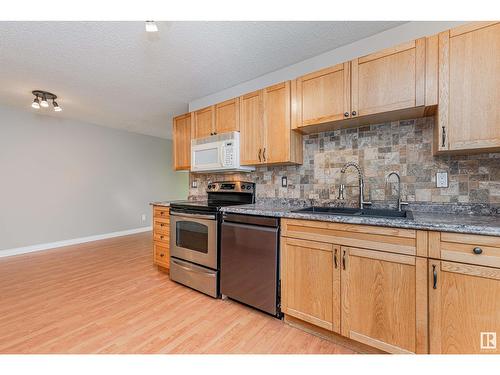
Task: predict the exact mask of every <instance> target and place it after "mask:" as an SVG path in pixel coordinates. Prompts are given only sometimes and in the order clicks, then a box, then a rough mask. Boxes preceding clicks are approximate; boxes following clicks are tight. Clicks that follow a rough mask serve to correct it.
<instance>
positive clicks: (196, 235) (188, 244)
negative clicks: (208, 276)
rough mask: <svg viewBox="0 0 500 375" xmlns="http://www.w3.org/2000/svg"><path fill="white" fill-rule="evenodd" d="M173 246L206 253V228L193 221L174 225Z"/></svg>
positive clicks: (179, 222)
mask: <svg viewBox="0 0 500 375" xmlns="http://www.w3.org/2000/svg"><path fill="white" fill-rule="evenodd" d="M175 230H176V233H175V239H176V240H175V244H176V246H178V247H184V248H186V249H190V250H194V251H198V252H200V253H204V254H207V253H208V227H207V226H206V225H203V224H200V223H196V222H194V221H178V222H177V223H176V228H175Z"/></svg>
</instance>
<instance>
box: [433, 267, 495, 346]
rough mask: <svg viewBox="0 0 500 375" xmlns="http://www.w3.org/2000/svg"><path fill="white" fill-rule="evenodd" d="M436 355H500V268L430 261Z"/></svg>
mask: <svg viewBox="0 0 500 375" xmlns="http://www.w3.org/2000/svg"><path fill="white" fill-rule="evenodd" d="M429 324H430V325H429V330H430V352H431V353H433V354H479V353H491V354H500V346H499V345H498V337H497V335H500V269H498V268H493V267H484V266H476V265H470V264H464V263H457V262H448V261H443V260H441V261H440V260H432V259H431V260H429Z"/></svg>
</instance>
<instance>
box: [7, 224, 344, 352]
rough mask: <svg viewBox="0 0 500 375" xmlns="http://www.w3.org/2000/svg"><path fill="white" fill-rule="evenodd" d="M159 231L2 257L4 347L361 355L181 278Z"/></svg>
mask: <svg viewBox="0 0 500 375" xmlns="http://www.w3.org/2000/svg"><path fill="white" fill-rule="evenodd" d="M151 253H152V236H151V233H141V234H137V235H131V236H124V237H118V238H113V239H107V240H102V241H96V242H89V243H86V244H80V245H74V246H68V247H65V248H59V249H54V250H49V251H42V252H38V253H31V254H25V255H19V256H14V257H7V258H0V353H318V354H319V353H353V352H352V351H351V350H349V349H347V348H344V347H343V346H340V345H337V344H334V343H332V342H330V341H327V340H324V339H321V338H318V337H316V336H313V335H311V334H308V333H306V332H303V331H301V330H299V329H297V328H294V327H291V326H289V325H287V324H285V323H283V322H282V321H280V320H278V319H275V318H272V317H270V316H267V315H265V314H263V313H261V312H258V311H256V310H253V309H251V308H249V307H246V306H244V305H241V304H239V303H237V302H234V301H230V300H226V301H222V300H215V299H212V298H210V297H207V296H205V295H203V294H201V293H198V292H196V291H193V290H191V289H189V288H186V287H184V286H181V285H179V284H176V283H174V282H172V281H170V280H169V279H168V275H167V274H166V273H164V272H162V271H159V270H158V269H157V268H156V267H155V266H153V264H152V254H151Z"/></svg>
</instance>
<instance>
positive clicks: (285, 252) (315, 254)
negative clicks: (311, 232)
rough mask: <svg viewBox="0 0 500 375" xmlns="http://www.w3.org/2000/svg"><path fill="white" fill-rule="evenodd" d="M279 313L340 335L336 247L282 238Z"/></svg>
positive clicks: (338, 270) (338, 267)
mask: <svg viewBox="0 0 500 375" xmlns="http://www.w3.org/2000/svg"><path fill="white" fill-rule="evenodd" d="M282 241H283V244H282V260H281V267H282V269H281V278H282V280H281V283H282V284H281V292H282V310H283V312H284V313H285V314H288V315H291V316H294V317H296V318H299V319H301V320H304V321H306V322H309V323H311V324H314V325H316V326H319V327H322V328H324V329H327V330H330V331H334V332H338V333H340V263H339V258H338V256H339V251H340V248H339V247H338V246H335V245H331V244H327V243H321V242H314V241H305V240H299V239H294V238H282Z"/></svg>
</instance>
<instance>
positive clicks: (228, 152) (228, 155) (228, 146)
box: [222, 142, 234, 166]
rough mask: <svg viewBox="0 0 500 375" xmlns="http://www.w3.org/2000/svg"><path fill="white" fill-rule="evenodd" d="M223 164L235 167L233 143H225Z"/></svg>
mask: <svg viewBox="0 0 500 375" xmlns="http://www.w3.org/2000/svg"><path fill="white" fill-rule="evenodd" d="M222 164H223V165H224V166H231V165H234V145H233V142H226V143H224V152H223V160H222Z"/></svg>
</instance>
